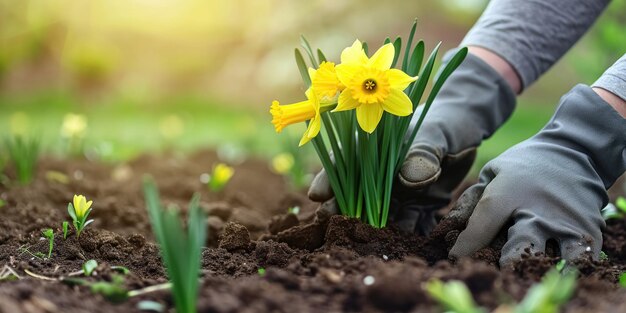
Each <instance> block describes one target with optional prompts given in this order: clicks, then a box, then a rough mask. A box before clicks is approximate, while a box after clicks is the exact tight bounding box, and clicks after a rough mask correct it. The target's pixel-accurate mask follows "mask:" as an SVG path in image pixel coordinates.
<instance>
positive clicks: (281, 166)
mask: <svg viewBox="0 0 626 313" xmlns="http://www.w3.org/2000/svg"><path fill="white" fill-rule="evenodd" d="M294 162H295V160H294V159H293V155H291V154H290V153H281V154H279V155H277V156H275V157H274V158H273V159H272V169H274V171H275V172H276V173H278V174H286V173H288V172H289V171H290V170H291V168H292V167H293V164H294Z"/></svg>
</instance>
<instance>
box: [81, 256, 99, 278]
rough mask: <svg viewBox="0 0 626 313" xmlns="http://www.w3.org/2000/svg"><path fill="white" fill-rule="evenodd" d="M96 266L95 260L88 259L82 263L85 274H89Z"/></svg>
mask: <svg viewBox="0 0 626 313" xmlns="http://www.w3.org/2000/svg"><path fill="white" fill-rule="evenodd" d="M96 267H98V262H97V261H96V260H89V261H87V262H85V263H83V273H84V274H85V276H91V274H93V271H94V270H95V269H96Z"/></svg>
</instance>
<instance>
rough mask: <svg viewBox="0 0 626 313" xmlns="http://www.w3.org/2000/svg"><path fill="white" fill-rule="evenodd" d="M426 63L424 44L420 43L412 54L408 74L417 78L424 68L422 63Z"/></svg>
mask: <svg viewBox="0 0 626 313" xmlns="http://www.w3.org/2000/svg"><path fill="white" fill-rule="evenodd" d="M423 61H424V42H423V41H421V40H420V41H419V42H418V43H417V45H415V49H414V50H413V53H412V54H411V60H410V62H409V64H408V65H407V71H406V73H407V74H409V76H415V75H417V73H419V71H420V68H421V67H422V62H423Z"/></svg>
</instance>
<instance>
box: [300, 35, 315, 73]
mask: <svg viewBox="0 0 626 313" xmlns="http://www.w3.org/2000/svg"><path fill="white" fill-rule="evenodd" d="M300 43H301V45H302V48H304V51H305V52H306V54H308V55H309V59H310V60H311V64H312V65H313V67H315V68H318V67H319V63H318V62H317V61H316V60H315V54H314V53H313V49H311V45H310V44H309V41H308V40H306V38H304V36H303V35H301V36H300Z"/></svg>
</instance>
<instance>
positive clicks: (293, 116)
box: [270, 89, 334, 146]
mask: <svg viewBox="0 0 626 313" xmlns="http://www.w3.org/2000/svg"><path fill="white" fill-rule="evenodd" d="M306 96H307V98H308V99H307V100H305V101H301V102H298V103H294V104H288V105H280V103H279V102H278V101H276V100H274V101H273V102H272V106H271V108H270V113H271V114H272V124H274V129H276V132H277V133H280V132H281V131H282V130H283V128H285V126H287V125H291V124H295V123H300V122H305V121H310V122H309V127H308V128H307V130H306V131H305V132H304V135H302V139H300V146H302V145H304V144H305V143H307V142H309V141H310V140H311V139H313V138H314V137H315V136H317V134H318V133H319V132H320V128H321V120H320V113H321V112H323V111H326V110H329V109H330V108H331V107H332V106H333V105H334V104H330V103H325V104H320V102H319V100H318V98H317V96H316V95H315V93H314V92H313V91H312V90H311V89H309V90H307V91H306Z"/></svg>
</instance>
